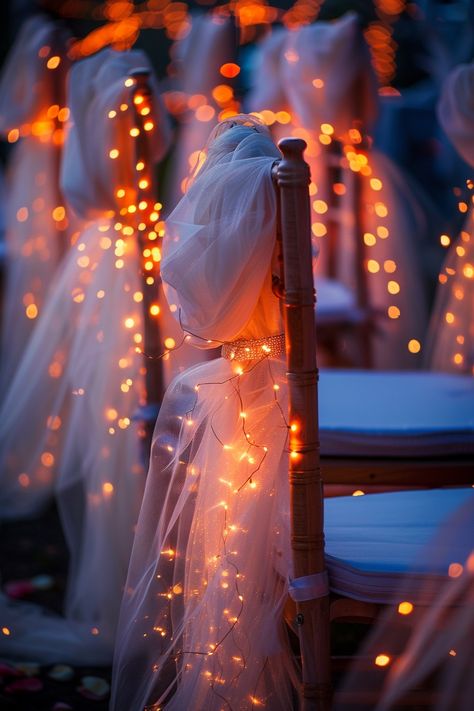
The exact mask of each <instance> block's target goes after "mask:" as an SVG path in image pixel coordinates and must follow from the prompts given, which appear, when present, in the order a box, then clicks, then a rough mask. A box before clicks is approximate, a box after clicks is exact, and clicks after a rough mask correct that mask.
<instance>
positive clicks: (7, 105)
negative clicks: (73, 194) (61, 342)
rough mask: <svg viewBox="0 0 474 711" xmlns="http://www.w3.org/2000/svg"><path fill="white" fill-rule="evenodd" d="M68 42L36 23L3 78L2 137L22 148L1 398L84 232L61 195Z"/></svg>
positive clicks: (9, 185) (13, 181) (30, 23)
mask: <svg viewBox="0 0 474 711" xmlns="http://www.w3.org/2000/svg"><path fill="white" fill-rule="evenodd" d="M68 39H69V35H68V33H67V32H66V30H65V29H64V28H62V27H60V26H59V25H57V24H54V23H53V22H51V21H50V20H48V19H47V18H46V17H43V16H41V15H37V16H34V17H32V18H30V19H29V20H27V21H26V22H25V24H24V25H23V27H22V29H21V31H20V33H19V35H18V38H17V40H16V42H15V44H14V46H13V48H12V50H11V52H10V54H9V56H8V57H7V60H6V63H5V65H4V67H3V70H2V76H1V79H0V134H1V135H2V136H3V138H7V137H8V140H9V141H10V142H15V145H14V146H13V147H12V151H11V154H10V159H9V165H8V171H7V175H6V189H5V213H6V214H5V232H6V234H5V242H6V245H5V246H6V265H5V268H6V279H5V287H4V293H3V314H2V336H1V368H0V392H1V393H4V392H5V389H6V388H7V386H8V384H9V382H10V380H11V378H12V376H13V374H14V373H15V370H16V367H17V364H18V362H19V360H20V358H21V355H22V352H23V349H24V348H25V346H26V344H27V342H28V339H29V337H30V335H31V333H32V331H33V328H34V326H35V324H36V317H37V315H38V313H41V311H42V308H43V304H44V302H45V298H46V293H47V290H48V287H49V284H50V282H51V279H52V278H53V275H54V273H55V271H56V267H57V265H58V263H59V261H60V259H61V257H62V255H63V254H64V253H65V252H66V251H67V249H68V247H69V244H70V239H71V235H72V234H73V233H74V231H75V229H76V227H77V224H76V223H77V221H76V220H75V219H74V216H73V215H71V212H70V210H68V208H67V206H66V205H64V200H63V198H62V196H61V193H60V190H59V162H60V156H61V144H62V141H63V133H62V131H63V128H64V126H65V123H64V120H65V118H66V117H65V116H64V115H63V114H64V112H65V108H64V105H65V101H64V98H65V82H66V75H67V70H68V66H69V62H68V58H67V54H66V48H67V41H68ZM55 56H56V57H59V60H60V61H59V64H58V66H57V67H56V68H53V69H49V68H48V61H50V60H51V58H52V57H55ZM59 111H62V113H61V118H62V119H63V121H62V123H61V122H59V121H58V120H57V116H58V113H59ZM57 208H59V210H58V209H57Z"/></svg>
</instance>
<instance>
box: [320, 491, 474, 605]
mask: <svg viewBox="0 0 474 711" xmlns="http://www.w3.org/2000/svg"><path fill="white" fill-rule="evenodd" d="M454 515H455V518H454V519H453V520H451V521H450V519H451V517H453V516H454ZM325 533H326V554H327V564H328V569H329V579H330V587H331V590H332V591H333V592H336V593H339V594H341V595H347V596H348V597H351V598H355V599H358V600H364V601H367V602H377V603H387V604H396V603H398V602H400V601H401V600H403V599H406V600H409V601H410V602H413V603H425V604H426V603H428V602H429V600H430V599H431V596H432V595H433V592H434V591H435V590H436V589H437V588H438V587H439V585H440V583H441V582H443V581H445V580H447V579H448V568H449V565H450V564H451V563H454V562H459V563H463V562H464V561H465V559H466V558H467V557H468V555H469V554H470V552H471V551H472V548H473V546H474V489H472V488H468V489H464V488H463V489H432V490H429V491H403V492H397V493H389V494H373V495H371V496H348V497H340V498H333V499H327V500H326V501H325ZM436 534H438V536H439V540H437V541H436V543H435V544H433V543H432V541H433V538H434V536H435V535H436ZM430 543H431V544H432V545H431V546H429V544H430ZM402 582H403V588H402V589H401V588H400V584H401V583H402ZM402 591H403V597H401V598H400V594H401V593H402Z"/></svg>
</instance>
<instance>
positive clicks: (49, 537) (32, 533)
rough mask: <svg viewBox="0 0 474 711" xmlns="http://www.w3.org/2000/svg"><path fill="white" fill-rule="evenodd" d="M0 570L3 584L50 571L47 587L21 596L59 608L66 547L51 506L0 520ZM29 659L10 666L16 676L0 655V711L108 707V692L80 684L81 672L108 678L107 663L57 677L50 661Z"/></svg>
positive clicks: (98, 709)
mask: <svg viewBox="0 0 474 711" xmlns="http://www.w3.org/2000/svg"><path fill="white" fill-rule="evenodd" d="M0 570H1V571H2V586H3V587H5V585H6V584H7V583H8V582H9V581H10V582H11V581H18V580H30V579H31V578H33V577H34V576H37V575H47V576H51V578H52V587H50V589H48V590H43V591H34V592H33V593H32V594H28V595H27V596H26V597H25V598H24V599H27V600H30V601H33V602H38V603H40V604H43V605H45V606H47V607H49V608H50V609H52V610H55V611H56V612H60V611H61V607H62V600H63V595H64V586H65V580H66V574H67V551H66V546H65V543H64V539H63V537H62V532H61V526H60V523H59V520H58V517H57V513H56V511H55V509H53V508H52V509H50V510H48V511H47V513H46V514H44V515H43V516H41V518H38V519H35V520H33V521H27V522H15V523H9V524H8V525H1V526H0ZM29 661H31V663H32V664H31V665H30V668H29V669H26V670H22V669H18V668H16V669H13V670H11V672H12V673H13V672H15V671H16V673H19V674H20V676H16V677H14V676H12V673H10V672H9V668H10V667H11V666H12V665H11V663H10V662H8V661H7V660H5V662H6V665H4V664H2V660H0V711H69V710H72V711H86V710H87V711H106V710H107V707H108V695H107V696H105V697H103V698H101V699H91V698H86V697H85V696H84V695H83V693H84V691H81V690H80V687H81V683H82V679H83V678H84V677H91V676H92V677H98V678H100V679H103V680H105V681H107V682H110V669H104V668H91V667H81V668H77V667H76V668H74V669H69V670H67V671H66V673H65V675H66V676H68V675H70V676H71V678H69V679H68V680H66V681H58V680H55V679H52V678H51V677H50V676H49V674H50V673H51V672H52V667H40V668H36V669H35V665H34V662H35V660H34V659H31V660H29ZM19 682H20V683H19ZM25 686H26V687H31V690H27V689H25V688H24V687H25ZM18 687H23V688H18ZM86 693H87V692H86Z"/></svg>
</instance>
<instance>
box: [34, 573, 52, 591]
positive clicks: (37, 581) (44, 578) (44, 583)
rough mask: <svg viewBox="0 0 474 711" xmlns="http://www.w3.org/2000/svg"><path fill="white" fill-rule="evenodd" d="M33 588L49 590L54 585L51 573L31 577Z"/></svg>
mask: <svg viewBox="0 0 474 711" xmlns="http://www.w3.org/2000/svg"><path fill="white" fill-rule="evenodd" d="M31 584H32V585H33V587H34V589H35V590H51V588H52V587H54V578H53V577H52V576H51V575H35V577H34V578H31Z"/></svg>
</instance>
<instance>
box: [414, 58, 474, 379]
mask: <svg viewBox="0 0 474 711" xmlns="http://www.w3.org/2000/svg"><path fill="white" fill-rule="evenodd" d="M438 117H439V120H440V122H441V125H442V126H443V129H444V131H445V133H446V135H447V136H448V138H449V139H450V141H451V142H452V143H453V145H454V147H455V148H456V149H457V151H458V152H459V154H460V155H461V157H462V158H463V159H464V160H465V161H466V163H468V164H469V165H471V166H474V63H473V64H468V65H462V66H460V67H456V69H454V70H453V71H452V72H451V74H449V76H448V77H447V78H446V80H445V83H444V85H443V90H442V93H441V97H440V101H439V104H438ZM471 193H472V187H471ZM473 265H474V210H473V208H472V205H471V208H470V210H469V212H468V214H467V217H466V221H465V224H464V228H463V229H462V230H461V233H460V234H459V236H458V237H457V239H456V240H454V242H453V244H452V245H451V246H450V248H449V251H448V254H447V255H446V259H445V261H444V264H443V266H442V269H441V272H440V275H439V283H438V287H437V292H436V300H435V304H434V307H433V312H432V315H431V320H430V328H429V332H428V340H427V349H426V358H425V360H426V363H427V365H428V366H429V367H430V368H431V369H433V370H443V371H451V372H455V373H470V374H474V267H473Z"/></svg>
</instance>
